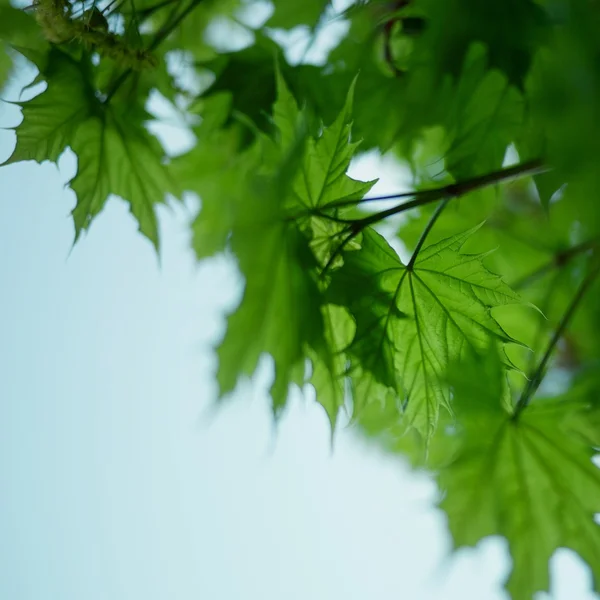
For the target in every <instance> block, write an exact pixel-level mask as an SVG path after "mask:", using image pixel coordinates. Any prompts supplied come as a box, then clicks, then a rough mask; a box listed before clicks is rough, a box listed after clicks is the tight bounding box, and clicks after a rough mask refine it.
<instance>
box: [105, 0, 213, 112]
mask: <svg viewBox="0 0 600 600" xmlns="http://www.w3.org/2000/svg"><path fill="white" fill-rule="evenodd" d="M201 2H202V0H191V2H190V3H189V4H188V5H187V6H186V8H185V9H184V10H183V11H182V12H181V13H180V14H179V15H177V16H176V17H175V18H174V19H173V20H172V21H171V22H167V23H165V25H163V26H162V27H161V28H160V29H159V30H158V31H157V33H156V35H155V36H154V40H153V41H152V43H151V44H150V45H149V46H148V50H149V51H150V52H152V50H156V48H157V47H158V46H159V45H160V44H161V43H162V42H163V41H164V40H165V39H166V38H167V37H168V36H169V35H170V34H171V33H173V31H174V30H175V29H176V28H177V27H178V26H179V24H180V23H181V22H182V21H183V20H184V19H185V18H186V17H187V16H188V15H189V14H190V13H191V12H192V11H193V10H194V9H195V8H196V7H197V6H198V5H199V4H200V3H201ZM132 71H133V69H131V68H129V69H126V70H125V71H123V73H121V75H120V76H119V78H118V79H117V80H116V81H115V83H114V84H113V86H112V88H111V89H110V90H109V92H108V93H107V95H106V99H105V100H104V104H108V103H109V102H110V100H111V98H112V97H113V96H114V95H115V94H116V92H117V90H118V89H119V88H120V87H121V86H122V85H123V83H124V82H125V81H126V80H127V78H128V77H129V76H130V75H131V73H132Z"/></svg>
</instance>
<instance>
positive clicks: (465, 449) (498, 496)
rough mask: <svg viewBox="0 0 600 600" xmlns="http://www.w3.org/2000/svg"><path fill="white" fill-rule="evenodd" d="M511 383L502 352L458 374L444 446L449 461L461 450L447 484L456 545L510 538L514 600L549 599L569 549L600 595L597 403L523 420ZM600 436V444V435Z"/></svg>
mask: <svg viewBox="0 0 600 600" xmlns="http://www.w3.org/2000/svg"><path fill="white" fill-rule="evenodd" d="M504 380H505V374H504V370H503V368H502V366H501V364H500V360H499V358H498V356H497V354H496V353H495V352H493V351H488V353H487V356H486V357H485V358H483V359H480V360H473V361H471V362H469V363H462V364H461V365H460V368H457V369H453V370H452V371H451V381H452V384H453V388H454V408H455V411H456V415H457V417H458V419H459V420H458V425H457V426H456V427H455V428H454V433H449V434H446V439H445V440H443V439H441V438H438V439H437V440H436V441H437V443H439V444H440V447H441V449H442V450H443V449H444V448H445V449H446V451H448V448H449V447H448V443H450V444H451V445H452V448H453V449H454V447H455V445H456V444H457V443H458V449H457V450H456V453H455V455H454V458H453V459H452V460H451V462H450V463H449V464H447V465H446V466H445V467H444V468H442V469H441V471H440V472H439V475H438V481H439V485H440V487H441V490H442V492H443V494H444V499H443V500H442V501H441V503H440V506H441V508H442V509H443V510H444V511H445V512H446V513H447V515H448V522H449V526H450V531H451V532H452V536H453V538H454V542H455V545H456V547H461V546H472V545H475V544H476V543H477V542H478V541H479V540H481V539H483V538H484V537H487V536H490V535H497V534H500V535H503V536H505V537H506V538H507V540H508V544H509V549H510V553H511V555H512V558H513V568H512V572H511V574H510V577H509V579H508V582H507V589H508V591H509V592H510V594H511V597H512V598H513V599H514V600H520V599H522V600H526V599H527V600H529V599H530V598H531V597H532V596H533V594H534V593H535V592H538V591H543V590H548V588H549V575H548V561H549V560H550V558H551V556H552V555H553V553H554V551H555V550H557V549H558V548H561V547H566V548H572V549H573V550H575V551H576V552H577V553H578V554H579V555H580V556H581V557H582V558H583V559H584V560H585V561H587V563H588V564H589V565H590V567H591V569H592V572H593V574H594V579H595V581H596V587H595V589H596V591H598V590H599V588H598V585H597V582H598V580H599V578H600V528H599V526H598V524H597V523H595V522H594V515H595V514H596V513H598V512H600V473H599V471H598V468H597V467H596V466H595V465H594V464H593V463H592V460H591V458H592V456H593V455H594V454H595V452H596V451H595V449H594V448H593V447H592V445H591V444H590V441H588V439H589V436H588V435H587V434H588V431H589V424H590V422H591V420H593V421H594V422H595V423H596V426H597V423H598V406H597V402H596V403H595V405H594V404H592V403H590V401H589V400H584V399H582V398H577V397H575V398H574V397H571V396H568V397H564V398H563V397H560V398H552V399H540V400H537V401H536V402H534V403H533V404H531V405H530V406H529V407H527V408H526V409H525V410H524V411H523V412H522V413H521V414H520V415H519V417H518V418H517V419H515V418H513V417H512V414H511V413H512V411H511V410H507V408H506V402H505V401H504V400H503V398H504V397H505V394H504V390H505V381H504ZM448 431H452V430H448ZM594 433H595V443H597V437H598V436H597V428H596V430H595V432H594ZM438 451H439V449H438Z"/></svg>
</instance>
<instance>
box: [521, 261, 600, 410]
mask: <svg viewBox="0 0 600 600" xmlns="http://www.w3.org/2000/svg"><path fill="white" fill-rule="evenodd" d="M599 273H600V261H596V264H595V265H594V267H593V268H592V269H591V270H590V271H589V272H588V274H587V276H586V278H585V279H584V280H583V282H582V284H581V285H580V286H579V289H578V290H577V293H576V294H575V296H574V297H573V300H571V303H570V304H569V306H568V308H567V310H566V312H565V314H564V315H563V317H562V319H561V320H560V323H559V324H558V327H557V328H556V330H555V331H554V335H553V336H552V339H551V340H550V342H549V343H548V347H547V348H546V351H545V352H544V356H542V359H541V360H540V362H539V364H538V365H537V367H536V368H535V370H534V372H533V373H532V374H531V376H530V378H529V381H528V382H527V384H526V385H525V387H524V388H523V392H522V394H521V397H520V398H519V401H518V402H517V405H516V407H515V411H514V413H513V415H512V418H513V420H517V419H518V418H519V415H520V414H521V413H522V412H523V410H524V409H525V408H526V407H527V405H528V404H529V402H530V400H531V398H532V397H533V395H534V394H535V392H536V391H537V389H538V387H539V385H540V383H541V382H542V380H543V379H544V375H545V373H544V371H545V370H546V366H547V365H548V361H549V360H550V357H551V356H552V353H553V352H554V348H555V347H556V344H558V341H559V340H560V338H561V337H562V335H563V333H564V332H565V329H566V328H567V326H568V324H569V322H570V320H571V318H572V317H573V315H574V314H575V311H576V310H577V308H578V307H579V304H580V303H581V301H582V300H583V298H584V296H585V294H586V292H587V291H588V290H589V288H590V286H591V285H592V283H593V282H594V279H596V277H597V275H598V274H599Z"/></svg>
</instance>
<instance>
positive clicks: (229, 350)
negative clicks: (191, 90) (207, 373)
mask: <svg viewBox="0 0 600 600" xmlns="http://www.w3.org/2000/svg"><path fill="white" fill-rule="evenodd" d="M276 86H277V101H276V102H275V104H274V106H273V118H272V121H273V125H274V127H275V132H274V138H269V137H267V136H266V135H264V134H262V133H260V132H256V140H255V143H254V144H253V145H252V146H251V147H250V148H248V149H247V150H246V151H245V152H244V153H243V154H241V155H239V156H238V157H237V159H236V160H233V161H231V160H228V159H227V157H226V156H222V159H221V158H218V157H219V152H218V151H217V152H215V151H214V150H213V152H214V153H215V159H214V160H213V161H212V162H210V164H211V165H213V167H215V168H216V170H215V171H213V173H212V176H211V174H210V173H207V174H206V177H205V176H204V175H202V173H203V172H204V171H203V168H202V166H201V165H202V162H201V161H199V160H198V158H199V155H198V152H204V150H202V149H201V150H197V149H196V150H194V151H192V152H191V153H189V155H186V156H183V157H180V158H179V159H177V160H176V161H175V164H174V172H175V173H177V174H181V173H191V169H192V166H193V165H196V170H197V169H200V173H201V174H200V177H198V176H197V171H195V172H194V180H195V182H196V183H195V189H196V190H197V191H198V192H199V193H200V196H201V201H202V209H201V211H200V214H199V215H198V218H197V219H196V221H195V223H194V232H195V236H194V237H195V240H194V246H195V248H196V249H197V250H198V252H199V254H198V256H199V257H204V256H208V255H210V254H211V253H213V252H214V251H215V250H216V251H218V250H224V249H225V248H226V247H229V248H231V250H232V251H233V253H234V254H235V256H236V258H237V260H238V264H239V267H240V270H241V272H242V274H243V276H244V278H245V280H246V288H245V291H244V296H243V299H242V302H241V304H240V306H239V308H238V309H237V310H236V311H235V312H234V313H233V314H232V315H230V316H229V319H228V328H227V334H226V336H225V338H224V340H223V342H222V344H221V345H220V346H219V347H218V349H217V353H218V356H219V372H218V375H217V378H218V380H219V386H220V395H221V396H223V395H224V394H226V393H227V392H229V391H231V390H233V389H234V387H235V385H236V383H237V381H238V379H239V377H240V376H241V375H243V374H247V375H250V374H252V373H253V372H254V369H255V368H256V365H257V362H258V359H259V357H260V355H261V354H262V353H268V354H270V355H271V356H272V358H273V360H274V363H275V373H276V375H275V382H274V384H273V387H272V389H271V396H272V400H273V407H274V409H275V413H276V414H278V413H279V412H280V410H281V408H282V407H283V406H284V405H285V402H286V398H287V393H288V388H289V385H290V383H298V384H301V383H303V382H304V361H305V359H306V357H307V355H308V356H309V357H310V359H311V360H312V361H313V374H312V379H311V380H310V382H311V384H312V385H314V387H315V389H316V390H317V398H318V400H319V402H320V403H321V404H322V405H323V406H324V408H325V410H326V412H327V414H328V416H329V419H330V421H331V423H332V425H334V424H335V420H336V417H337V413H338V410H339V408H340V406H341V405H342V404H343V400H344V388H343V371H344V364H345V358H344V355H343V352H342V350H343V346H344V345H345V344H346V342H347V338H348V331H351V330H352V327H353V324H352V321H351V320H350V319H348V318H347V317H346V319H344V317H343V316H342V315H341V313H340V310H339V309H338V307H326V306H324V303H323V294H322V285H323V284H322V282H320V281H319V279H318V275H317V273H318V266H319V264H320V261H321V259H322V258H324V256H325V255H326V254H327V252H328V251H329V250H328V249H324V250H323V251H322V252H316V253H313V248H314V243H313V242H314V240H313V232H314V231H316V230H317V229H318V223H316V222H315V221H317V222H319V223H320V222H325V219H321V217H319V216H318V211H319V210H320V209H321V208H322V207H325V206H327V204H329V203H330V202H334V201H339V200H343V199H348V198H357V199H358V198H361V197H362V195H363V194H364V193H365V192H366V191H367V190H369V189H370V188H371V186H372V185H373V183H374V182H360V181H356V180H354V179H352V178H350V177H348V176H347V175H346V169H347V167H348V165H349V163H350V160H351V158H352V155H353V154H354V152H355V150H356V147H357V144H356V143H352V142H350V139H349V137H350V118H351V106H352V89H350V92H349V94H348V97H347V100H346V103H345V105H344V107H343V109H342V111H341V112H340V114H339V115H338V117H337V119H336V120H335V121H334V122H333V123H332V124H331V125H330V126H329V127H325V128H324V129H323V130H322V132H321V135H319V136H318V137H317V138H314V137H312V136H309V135H308V134H307V132H306V129H307V127H306V120H305V118H304V117H305V115H304V112H303V111H300V110H299V108H298V105H297V103H296V100H295V98H294V97H293V95H292V94H291V93H290V91H289V89H288V88H287V85H286V82H285V80H284V78H283V77H282V75H281V73H280V72H278V71H277V74H276ZM221 98H222V99H223V101H224V102H226V97H224V96H221ZM211 99H212V100H213V101H214V100H215V97H212V98H211ZM215 110H216V111H220V113H219V114H220V116H219V117H218V118H217V119H216V120H215V121H213V124H215V123H219V122H220V123H223V122H224V121H225V119H226V118H227V117H226V115H227V112H228V111H227V107H226V106H225V105H220V106H216V107H215ZM199 134H202V135H205V136H208V139H209V138H210V135H211V126H206V125H201V126H200V130H199ZM199 147H200V148H202V147H203V146H202V141H201V143H200V145H199ZM224 173H229V175H227V176H224ZM213 177H214V178H215V179H213ZM184 179H186V180H188V181H191V177H190V178H187V177H186V178H184ZM217 180H218V181H219V182H220V183H221V185H219V186H217V185H214V184H213V183H212V182H213V181H217ZM184 188H185V186H184ZM299 211H300V212H302V211H304V212H305V213H306V216H301V215H299V214H298V213H299ZM313 212H315V213H316V216H313V214H312V213H313ZM332 235H333V236H335V232H333V234H332ZM205 238H206V239H205ZM333 239H335V237H334V238H333ZM321 241H322V242H323V244H325V245H327V242H326V241H325V240H321ZM328 241H329V244H331V243H333V242H332V241H331V239H329V240H328ZM315 254H316V257H317V258H315Z"/></svg>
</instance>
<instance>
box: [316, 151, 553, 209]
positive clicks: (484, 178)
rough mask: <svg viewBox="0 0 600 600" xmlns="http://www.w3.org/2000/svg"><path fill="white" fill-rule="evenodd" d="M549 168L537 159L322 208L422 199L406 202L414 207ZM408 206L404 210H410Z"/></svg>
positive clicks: (334, 203) (332, 203) (335, 203)
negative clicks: (453, 180) (426, 187)
mask: <svg viewBox="0 0 600 600" xmlns="http://www.w3.org/2000/svg"><path fill="white" fill-rule="evenodd" d="M549 170H550V169H549V167H546V166H545V165H544V163H543V162H542V161H541V160H539V159H535V160H530V161H527V162H524V163H519V164H518V165H513V166H512V167H505V168H504V169H499V170H497V171H492V172H491V173H486V174H485V175H480V176H478V177H473V178H472V179H467V180H464V181H458V182H456V183H450V184H449V185H444V186H442V187H439V188H432V189H430V190H417V191H414V192H400V193H398V194H388V195H387V196H375V197H371V198H362V199H360V200H341V201H339V202H331V203H330V204H326V205H325V206H323V207H322V208H324V209H329V208H344V207H347V206H357V205H358V204H364V203H367V202H375V201H379V200H396V199H399V198H414V199H415V200H419V199H421V201H422V202H420V203H416V204H415V202H414V201H411V202H409V203H406V204H410V206H409V207H408V208H413V207H414V206H420V205H421V203H422V204H429V203H431V202H435V201H436V200H441V199H442V198H447V197H453V196H454V197H457V196H463V195H464V194H467V193H469V192H473V191H476V190H479V189H481V188H484V187H488V186H490V185H494V184H496V183H503V182H505V181H509V180H511V179H517V178H520V177H527V176H531V175H539V174H540V173H545V172H546V171H549ZM402 206H403V205H402V204H400V205H398V207H397V209H400V208H401V207H402ZM408 208H406V209H404V210H408ZM398 212H402V210H398Z"/></svg>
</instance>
